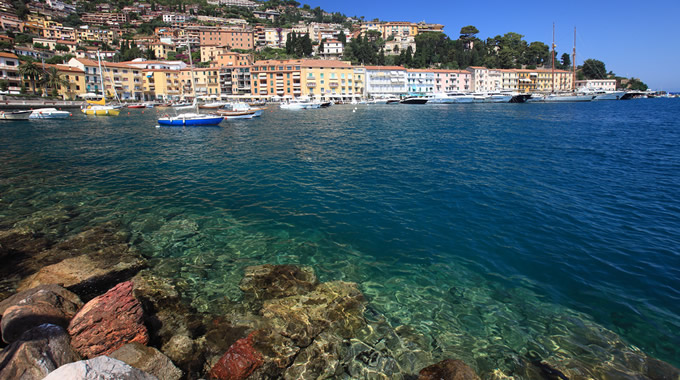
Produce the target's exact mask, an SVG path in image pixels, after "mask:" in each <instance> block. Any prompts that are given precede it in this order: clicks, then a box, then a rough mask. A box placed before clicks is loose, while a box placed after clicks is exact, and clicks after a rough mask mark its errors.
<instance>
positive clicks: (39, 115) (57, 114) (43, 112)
mask: <svg viewBox="0 0 680 380" xmlns="http://www.w3.org/2000/svg"><path fill="white" fill-rule="evenodd" d="M69 116H71V113H70V112H68V111H61V110H58V109H56V108H39V109H37V110H33V112H31V114H30V115H29V117H28V118H29V119H66V118H67V117H69Z"/></svg>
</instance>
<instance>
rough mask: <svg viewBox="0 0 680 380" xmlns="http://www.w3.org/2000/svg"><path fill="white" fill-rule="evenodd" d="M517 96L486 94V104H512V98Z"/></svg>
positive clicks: (502, 93) (500, 93)
mask: <svg viewBox="0 0 680 380" xmlns="http://www.w3.org/2000/svg"><path fill="white" fill-rule="evenodd" d="M515 95H517V94H514V93H512V92H503V91H501V92H490V93H487V94H486V99H485V101H486V103H510V101H511V100H512V98H513V97H514V96H515Z"/></svg>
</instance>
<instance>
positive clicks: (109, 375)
mask: <svg viewBox="0 0 680 380" xmlns="http://www.w3.org/2000/svg"><path fill="white" fill-rule="evenodd" d="M64 379H68V380H158V378H157V377H156V376H153V375H150V374H148V373H146V372H144V371H141V370H138V369H137V368H133V367H132V366H129V365H127V364H125V363H123V362H122V361H120V360H116V359H113V358H110V357H108V356H99V357H96V358H94V359H90V360H81V361H79V362H75V363H70V364H66V365H64V366H61V367H59V368H57V369H56V370H55V371H53V372H52V373H50V374H49V375H47V377H45V379H43V380H64Z"/></svg>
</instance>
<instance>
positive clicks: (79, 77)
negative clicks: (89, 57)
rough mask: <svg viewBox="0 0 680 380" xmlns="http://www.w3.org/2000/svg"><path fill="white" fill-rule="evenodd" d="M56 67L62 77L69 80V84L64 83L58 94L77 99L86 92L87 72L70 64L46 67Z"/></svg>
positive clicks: (63, 97) (46, 66)
mask: <svg viewBox="0 0 680 380" xmlns="http://www.w3.org/2000/svg"><path fill="white" fill-rule="evenodd" d="M50 67H55V68H56V69H57V70H58V72H59V74H60V75H61V77H62V78H63V79H65V80H66V81H67V82H68V85H62V86H60V87H59V89H58V94H59V96H60V97H62V99H65V100H68V99H71V100H75V99H76V98H77V97H78V96H80V95H84V94H85V72H83V70H81V69H79V68H77V67H70V66H68V65H48V64H45V68H46V69H48V68H50Z"/></svg>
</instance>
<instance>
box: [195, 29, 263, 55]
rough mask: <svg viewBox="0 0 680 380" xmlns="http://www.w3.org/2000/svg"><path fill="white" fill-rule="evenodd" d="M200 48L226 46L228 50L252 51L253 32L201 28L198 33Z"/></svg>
mask: <svg viewBox="0 0 680 380" xmlns="http://www.w3.org/2000/svg"><path fill="white" fill-rule="evenodd" d="M199 37H200V44H201V46H228V47H229V48H230V49H246V50H250V49H253V48H254V46H255V40H254V36H253V31H251V30H246V29H223V28H203V29H201V30H200V31H199Z"/></svg>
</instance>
